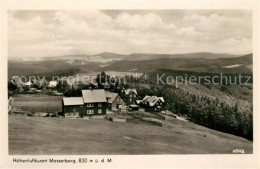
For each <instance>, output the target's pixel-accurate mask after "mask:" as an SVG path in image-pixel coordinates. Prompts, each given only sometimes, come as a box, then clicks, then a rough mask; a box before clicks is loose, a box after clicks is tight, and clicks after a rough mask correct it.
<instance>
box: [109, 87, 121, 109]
mask: <svg viewBox="0 0 260 169" xmlns="http://www.w3.org/2000/svg"><path fill="white" fill-rule="evenodd" d="M106 98H107V107H108V109H109V110H118V109H120V108H121V107H122V106H125V102H124V101H123V99H122V98H121V97H120V96H119V94H118V93H113V92H108V91H106Z"/></svg>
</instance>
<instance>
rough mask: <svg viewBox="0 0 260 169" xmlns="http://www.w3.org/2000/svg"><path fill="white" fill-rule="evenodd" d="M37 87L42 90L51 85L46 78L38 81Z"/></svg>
mask: <svg viewBox="0 0 260 169" xmlns="http://www.w3.org/2000/svg"><path fill="white" fill-rule="evenodd" d="M35 85H36V87H37V88H38V89H42V88H45V87H47V86H48V85H49V82H48V81H47V80H46V79H45V78H43V79H40V80H36V82H35Z"/></svg>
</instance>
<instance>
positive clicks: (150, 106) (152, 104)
mask: <svg viewBox="0 0 260 169" xmlns="http://www.w3.org/2000/svg"><path fill="white" fill-rule="evenodd" d="M164 103H165V101H164V98H163V97H157V96H148V95H146V96H145V97H144V98H143V99H142V101H141V102H140V103H139V105H141V106H143V107H144V108H146V109H147V110H150V111H161V110H162V108H163V106H164Z"/></svg>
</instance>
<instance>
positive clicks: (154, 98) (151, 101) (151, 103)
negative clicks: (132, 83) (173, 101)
mask: <svg viewBox="0 0 260 169" xmlns="http://www.w3.org/2000/svg"><path fill="white" fill-rule="evenodd" d="M159 100H161V101H162V102H164V99H163V97H157V96H147V95H146V96H145V97H144V98H143V100H142V101H143V103H145V104H147V103H148V105H149V106H154V105H155V104H156V103H157V102H158V101H159Z"/></svg>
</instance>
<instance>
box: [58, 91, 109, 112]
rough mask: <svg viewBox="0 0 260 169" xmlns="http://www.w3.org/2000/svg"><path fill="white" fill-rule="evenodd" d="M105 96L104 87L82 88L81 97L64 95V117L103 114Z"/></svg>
mask: <svg viewBox="0 0 260 169" xmlns="http://www.w3.org/2000/svg"><path fill="white" fill-rule="evenodd" d="M106 106H107V98H106V94H105V91H104V89H98V90H82V97H64V98H63V101H62V109H63V114H64V116H65V117H84V116H93V115H105V114H106Z"/></svg>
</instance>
